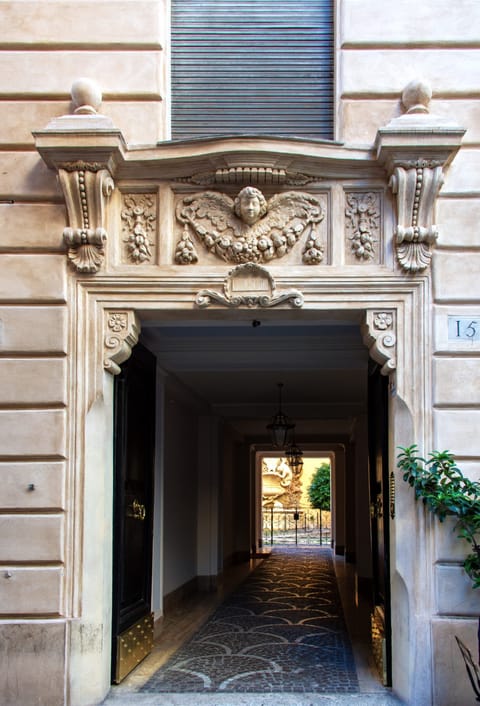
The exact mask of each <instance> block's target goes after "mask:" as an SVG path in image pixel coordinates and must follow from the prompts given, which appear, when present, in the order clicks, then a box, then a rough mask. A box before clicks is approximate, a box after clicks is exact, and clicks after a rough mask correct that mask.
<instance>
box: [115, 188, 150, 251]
mask: <svg viewBox="0 0 480 706" xmlns="http://www.w3.org/2000/svg"><path fill="white" fill-rule="evenodd" d="M154 199H155V197H154V195H153V194H123V195H122V206H123V208H122V213H121V217H122V221H123V225H122V232H123V235H124V236H125V237H124V238H123V242H124V243H125V244H126V251H127V257H128V259H129V260H130V261H131V262H133V263H134V264H135V265H141V264H142V263H145V262H149V261H150V260H151V259H152V247H153V245H154V243H153V241H152V240H150V236H151V235H152V234H153V232H154V229H155V223H156V218H157V214H156V209H155V201H154Z"/></svg>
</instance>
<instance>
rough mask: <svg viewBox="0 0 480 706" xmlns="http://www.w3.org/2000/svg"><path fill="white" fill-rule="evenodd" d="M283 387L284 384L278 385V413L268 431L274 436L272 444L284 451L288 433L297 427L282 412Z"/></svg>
mask: <svg viewBox="0 0 480 706" xmlns="http://www.w3.org/2000/svg"><path fill="white" fill-rule="evenodd" d="M282 387H283V383H282V382H279V383H278V412H277V413H276V414H275V415H274V416H273V417H272V421H271V422H270V424H267V429H268V430H269V431H270V434H271V436H272V444H273V445H274V446H275V448H276V449H284V448H285V447H286V446H287V443H288V433H289V431H290V430H291V429H293V428H294V427H295V424H294V423H293V422H291V421H290V419H289V418H288V417H287V415H286V414H284V413H283V411H282Z"/></svg>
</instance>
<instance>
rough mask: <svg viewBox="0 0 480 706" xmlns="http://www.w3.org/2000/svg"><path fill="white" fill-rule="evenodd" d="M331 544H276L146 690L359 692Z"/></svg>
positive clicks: (176, 691)
mask: <svg viewBox="0 0 480 706" xmlns="http://www.w3.org/2000/svg"><path fill="white" fill-rule="evenodd" d="M358 690H359V687H358V680H357V675H356V671H355V664H354V659H353V653H352V648H351V645H350V641H349V638H348V634H347V632H346V629H345V623H344V620H343V615H342V608H341V603H340V598H339V594H338V589H337V584H336V579H335V574H334V571H333V566H332V559H331V553H330V550H329V549H323V550H322V549H321V548H320V547H318V548H313V547H311V548H309V547H302V548H298V549H294V548H292V549H290V548H287V547H283V548H282V549H276V550H275V551H274V553H273V554H272V556H271V557H270V559H268V560H267V561H265V562H264V563H263V564H262V565H261V566H260V567H258V568H257V569H256V571H255V572H254V573H253V574H252V575H251V576H250V577H249V578H248V579H247V580H246V581H245V582H244V583H243V584H242V585H241V586H240V587H239V588H238V589H237V590H236V591H235V592H234V593H233V594H232V595H231V596H230V597H229V598H228V599H227V601H225V602H224V603H223V604H222V605H221V606H220V607H219V608H218V609H217V610H216V611H215V613H214V614H213V615H212V616H211V617H210V619H209V620H208V621H207V622H206V623H205V625H204V626H203V627H202V628H201V629H200V631H199V632H198V633H197V634H196V635H195V636H194V637H193V639H192V640H190V641H189V642H188V643H187V644H186V645H184V646H183V647H182V648H181V649H180V650H179V651H178V652H177V654H176V655H175V656H174V657H173V658H172V659H171V660H170V661H169V662H168V663H167V664H166V665H164V666H163V667H161V668H160V669H159V670H158V671H157V672H156V673H155V674H154V675H153V676H152V677H151V678H150V679H149V680H148V681H147V682H146V684H145V685H144V686H143V687H142V688H141V689H140V691H141V692H143V693H145V692H147V693H148V692H149V693H160V692H169V693H172V692H173V693H182V692H196V693H202V692H203V693H205V692H210V693H211V692H219V693H229V692H237V693H247V692H252V693H289V692H291V693H305V692H307V693H310V692H312V693H331V694H333V693H355V692H358Z"/></svg>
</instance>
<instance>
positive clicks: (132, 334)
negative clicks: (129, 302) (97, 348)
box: [103, 309, 140, 375]
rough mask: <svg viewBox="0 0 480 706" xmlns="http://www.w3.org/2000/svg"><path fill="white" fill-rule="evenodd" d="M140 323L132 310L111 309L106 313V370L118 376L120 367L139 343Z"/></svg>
mask: <svg viewBox="0 0 480 706" xmlns="http://www.w3.org/2000/svg"><path fill="white" fill-rule="evenodd" d="M139 333H140V322H139V320H138V318H137V315H136V314H135V312H134V311H133V310H131V309H121V310H120V309H110V310H106V311H105V312H104V359H103V360H104V362H103V365H104V368H105V370H107V371H108V372H109V373H112V375H118V373H119V372H120V365H121V364H122V363H123V362H124V361H125V360H128V358H130V355H131V354H132V348H133V347H134V346H135V344H136V343H138V336H139Z"/></svg>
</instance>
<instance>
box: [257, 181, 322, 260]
mask: <svg viewBox="0 0 480 706" xmlns="http://www.w3.org/2000/svg"><path fill="white" fill-rule="evenodd" d="M323 218H324V213H323V209H322V206H321V204H320V202H319V201H318V199H316V198H314V197H313V196H310V195H309V194H304V193H300V192H296V191H287V192H286V193H284V194H275V196H272V198H271V199H270V200H269V202H268V213H267V215H266V216H265V218H264V219H263V220H262V221H259V222H258V223H256V224H255V225H254V226H253V227H254V228H256V229H258V230H260V229H262V230H268V237H269V239H270V241H271V243H272V246H273V249H274V256H275V257H282V256H283V255H285V253H287V252H289V251H290V250H291V249H292V247H293V246H294V245H295V243H296V242H297V241H298V240H299V238H300V237H301V236H302V235H303V234H304V233H305V232H308V233H311V231H312V228H313V226H314V225H315V224H317V223H320V221H322V220H323Z"/></svg>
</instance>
